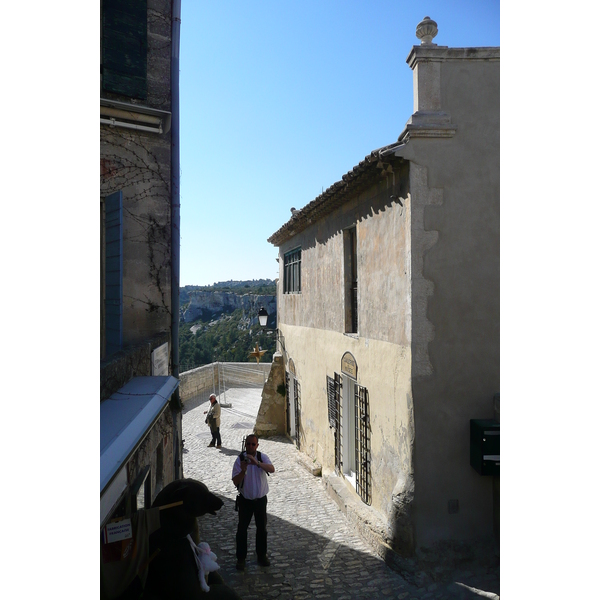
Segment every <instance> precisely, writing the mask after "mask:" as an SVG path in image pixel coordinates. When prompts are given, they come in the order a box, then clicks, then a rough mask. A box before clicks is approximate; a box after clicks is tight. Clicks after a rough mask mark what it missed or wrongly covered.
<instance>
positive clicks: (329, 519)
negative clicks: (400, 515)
mask: <svg viewBox="0 0 600 600" xmlns="http://www.w3.org/2000/svg"><path fill="white" fill-rule="evenodd" d="M260 393H261V390H248V389H243V390H235V389H232V390H229V391H227V396H226V399H225V401H226V402H227V403H231V405H232V406H231V408H225V407H223V408H222V411H221V437H222V443H223V446H222V448H221V449H217V448H207V446H208V444H209V442H210V438H211V436H210V431H209V428H208V426H207V425H206V424H205V423H204V419H205V415H204V411H205V410H207V409H208V404H209V403H208V401H207V400H206V399H191V400H189V401H187V402H186V403H185V406H184V410H183V437H184V439H185V443H184V455H183V461H184V462H183V467H184V476H185V477H191V478H194V479H198V480H200V481H202V482H204V483H205V484H206V485H207V486H208V488H209V489H210V490H211V491H212V492H213V493H214V494H216V495H218V496H219V497H220V498H221V499H222V500H223V501H224V503H225V504H224V506H223V508H222V509H221V510H220V511H219V512H218V513H217V515H216V516H213V515H205V516H204V517H202V518H200V520H199V524H200V539H201V541H205V542H208V544H209V545H210V547H211V549H212V550H213V552H214V553H215V554H216V555H217V561H218V563H219V565H220V567H221V568H220V571H219V573H220V574H221V576H222V577H223V578H224V579H225V582H226V583H227V584H228V585H230V586H231V587H233V588H234V589H235V590H236V591H237V592H238V593H239V594H240V595H241V596H242V598H244V599H245V600H252V599H258V598H280V599H282V600H284V599H285V600H287V599H292V598H294V599H298V600H303V599H308V598H335V599H339V600H344V599H347V600H350V599H358V598H372V599H375V598H394V599H398V600H403V599H406V600H412V599H421V598H423V599H425V598H432V599H435V598H472V599H475V598H498V597H499V596H498V595H496V594H497V593H499V582H498V574H497V572H496V571H495V572H493V573H491V574H489V575H485V576H484V577H483V578H482V576H481V574H478V575H477V577H476V578H475V576H474V575H473V574H469V573H465V576H464V579H463V580H462V581H460V582H459V581H454V582H450V583H447V582H446V583H441V584H440V583H432V584H430V585H428V586H427V587H422V588H418V587H415V586H414V585H411V584H409V583H408V582H407V581H405V580H404V579H403V577H402V576H401V575H399V574H398V573H396V572H395V571H393V570H392V569H390V568H389V567H388V566H387V565H386V564H385V563H384V562H383V560H381V558H379V557H378V556H377V555H376V554H375V552H374V551H373V550H372V549H371V548H370V547H369V546H368V545H367V544H366V542H364V541H363V540H362V538H361V537H360V536H359V535H358V534H357V533H355V532H354V531H353V530H352V529H351V526H350V524H349V523H348V521H347V520H346V517H345V515H344V514H343V513H342V512H341V511H340V510H339V509H338V507H337V505H336V503H335V502H334V501H333V500H332V499H331V498H330V497H329V496H328V494H327V492H326V490H325V486H324V485H323V484H322V482H321V478H320V477H314V476H313V475H311V474H310V473H309V472H308V471H307V470H306V469H305V468H303V467H302V466H301V465H300V464H299V463H298V460H297V456H298V451H297V449H296V447H295V445H294V444H293V443H292V442H291V441H290V440H288V439H287V438H284V437H274V438H265V439H260V440H259V450H260V451H262V452H264V453H266V454H267V455H268V456H269V458H270V459H271V461H272V462H273V464H274V465H275V473H274V474H272V475H271V476H270V477H269V494H268V506H267V513H268V548H269V551H268V556H269V557H270V559H271V566H270V567H267V568H264V567H259V566H258V564H257V562H256V554H255V553H254V540H255V527H254V521H252V523H251V525H250V528H249V531H248V557H247V561H246V570H245V571H244V572H238V571H236V569H235V562H236V558H235V531H236V528H237V513H236V512H235V511H234V500H235V497H236V494H237V490H236V489H235V487H234V485H233V483H232V482H231V470H232V467H233V463H234V461H235V459H236V457H237V455H238V454H239V453H240V452H241V450H242V439H243V438H244V436H246V435H248V434H249V433H251V432H252V428H253V426H254V421H255V419H256V414H257V412H258V408H259V405H260ZM221 401H222V402H224V400H223V399H221ZM469 575H470V576H471V579H469ZM486 578H487V580H486ZM475 584H477V585H475ZM484 590H493V591H494V592H495V593H493V592H490V591H484Z"/></svg>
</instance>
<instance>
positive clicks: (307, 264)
mask: <svg viewBox="0 0 600 600" xmlns="http://www.w3.org/2000/svg"><path fill="white" fill-rule="evenodd" d="M392 195H393V196H396V197H397V196H400V201H398V199H397V198H394V199H392V198H390V196H392ZM409 211H410V197H409V194H408V168H407V164H406V163H399V164H396V167H395V172H394V175H393V177H392V176H388V177H387V178H383V179H381V180H380V181H379V182H378V183H377V184H376V185H374V186H372V187H371V188H369V189H367V190H366V191H364V192H362V193H361V194H360V195H358V196H356V197H354V198H352V199H350V200H349V201H348V202H347V203H345V204H344V205H343V206H342V207H340V208H338V209H337V210H336V211H334V212H333V213H332V214H331V215H329V216H328V218H327V219H325V220H322V221H319V222H318V223H316V224H315V225H313V226H312V227H310V228H308V229H307V230H305V231H304V232H302V233H301V234H299V235H298V236H296V237H295V238H294V239H292V240H290V241H289V242H288V243H287V244H286V245H284V246H282V247H281V248H280V280H281V281H282V280H283V260H282V257H283V254H284V253H285V252H287V251H288V250H290V249H292V248H295V247H297V246H298V245H301V246H302V293H301V294H281V293H280V294H279V297H278V306H279V314H278V319H279V328H280V329H281V331H282V333H283V335H284V338H285V346H286V351H287V354H286V359H289V358H292V359H293V360H294V363H295V366H296V374H297V378H298V381H299V383H300V386H301V391H302V414H301V418H300V424H299V427H300V441H301V449H302V450H303V451H304V452H306V453H307V454H308V455H309V456H311V457H312V458H316V459H317V460H318V461H319V462H320V463H321V464H322V465H323V468H324V470H329V471H332V470H333V469H334V468H335V464H334V463H335V458H334V457H335V448H334V433H333V429H331V428H330V427H329V421H328V415H327V389H326V382H327V380H326V376H327V375H329V376H333V373H334V372H338V373H340V372H341V367H340V362H341V358H342V355H343V354H344V353H345V352H347V351H348V352H351V353H352V355H353V356H354V357H355V359H356V361H357V363H358V384H359V385H361V386H364V387H366V388H367V389H368V391H369V404H370V413H371V428H372V432H371V461H372V462H371V464H372V486H373V490H372V495H373V498H372V508H373V509H374V510H376V511H377V512H378V513H379V514H380V515H381V516H382V518H383V519H384V521H388V520H392V521H394V525H392V526H391V528H392V530H393V531H392V534H391V538H392V539H395V538H399V537H402V538H403V540H404V541H405V542H407V544H408V545H409V546H410V545H411V544H412V524H411V522H410V506H411V503H412V494H413V465H412V454H413V443H414V427H413V408H412V394H411V388H410V377H411V360H412V357H411V349H410V323H411V305H410V266H411V263H410V219H409ZM352 225H356V231H357V259H358V295H359V301H358V305H359V313H358V330H359V333H358V335H349V334H344V331H345V322H344V303H343V297H344V272H343V268H344V244H343V231H344V229H345V228H347V227H350V226H352ZM280 288H281V286H280ZM280 288H279V289H280ZM344 435H345V436H346V435H348V432H344ZM352 435H354V432H352Z"/></svg>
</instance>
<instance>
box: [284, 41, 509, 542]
mask: <svg viewBox="0 0 600 600" xmlns="http://www.w3.org/2000/svg"><path fill="white" fill-rule="evenodd" d="M428 54H431V56H427V55H428ZM411 55H414V56H416V59H415V60H416V62H417V63H419V61H422V62H420V64H417V65H415V64H414V63H411V66H412V67H413V68H415V66H416V67H417V68H416V69H415V71H419V70H420V73H418V76H417V77H416V78H415V86H416V87H418V92H419V93H418V94H416V95H415V111H416V112H415V115H413V117H411V119H410V120H409V123H407V130H405V132H404V133H403V134H402V135H401V139H402V140H403V141H404V142H406V143H405V145H404V146H402V147H401V148H400V149H399V150H398V151H397V153H396V157H398V158H402V159H404V161H405V162H401V163H394V176H393V177H392V176H390V177H387V178H384V179H380V180H379V181H378V182H376V183H373V184H372V185H371V186H370V187H369V188H368V189H367V190H365V191H363V192H361V194H359V195H355V196H348V197H347V198H345V199H344V203H343V204H342V206H340V207H339V208H337V209H335V210H334V211H333V212H332V213H331V214H328V215H327V216H326V217H324V218H321V219H320V220H318V221H317V222H316V223H314V224H312V225H310V226H309V227H308V228H307V229H305V230H304V231H302V232H299V233H298V234H296V235H295V236H294V237H293V238H292V239H290V240H288V241H287V242H285V243H283V244H282V245H281V247H280V249H279V250H280V261H279V264H280V273H279V280H280V281H281V282H283V264H284V261H283V256H284V254H285V253H286V252H287V251H289V250H291V249H293V248H296V247H298V246H301V248H302V293H300V294H282V293H281V286H279V287H278V307H279V327H280V329H281V331H282V333H283V335H284V338H285V345H286V350H287V357H291V358H293V360H294V363H295V367H296V374H297V378H298V381H299V383H300V385H301V398H302V403H301V406H302V414H301V423H300V431H301V449H302V450H304V451H305V452H307V453H308V454H309V455H310V456H311V457H313V458H316V459H317V460H318V461H319V462H321V463H322V465H323V467H324V470H332V469H333V468H334V435H333V429H330V428H329V424H328V418H327V389H326V376H327V375H329V376H332V375H333V373H334V372H338V373H339V372H340V371H341V369H340V360H341V357H342V355H343V354H344V353H345V352H347V351H348V352H351V353H352V354H353V355H354V357H355V359H356V361H357V363H358V383H359V385H361V386H364V387H366V388H367V389H368V390H369V400H370V410H371V425H372V437H371V444H372V447H371V453H372V480H373V509H374V510H376V511H378V512H379V513H381V514H382V515H383V516H384V517H387V518H389V524H390V527H391V529H392V530H394V529H395V531H396V532H397V536H398V538H403V539H405V540H406V539H407V538H408V537H410V536H411V535H412V534H413V533H414V535H415V539H416V545H417V546H428V545H432V544H435V543H436V542H438V541H444V540H476V539H482V538H491V537H492V535H493V490H492V479H491V478H486V477H481V476H479V475H478V474H477V473H476V472H475V471H474V469H472V468H471V467H470V464H469V442H470V440H469V420H470V419H472V418H492V417H493V404H492V399H493V395H494V393H495V392H497V391H499V387H500V381H499V198H500V188H499V50H498V49H489V48H486V49H472V48H468V49H447V48H444V47H430V48H423V47H415V49H413V51H412V52H411ZM409 59H410V60H412V59H411V57H410V56H409ZM430 59H431V60H430ZM420 67H423V68H420ZM422 77H427V78H430V80H428V81H425V82H424V81H419V78H422ZM435 78H437V80H435ZM417 113H418V114H417ZM405 134H406V135H405ZM392 195H397V196H400V197H401V198H402V203H403V205H404V206H400V203H399V202H397V201H396V200H393V199H391V198H390V196H392ZM354 224H355V225H356V230H357V238H358V305H359V316H358V323H359V324H358V335H356V336H351V335H345V334H344V333H343V332H344V331H345V322H344V302H343V299H344V271H343V269H344V266H343V265H344V250H343V246H344V244H343V231H344V229H346V228H348V227H350V226H352V225H354ZM287 357H286V358H287ZM413 493H414V497H413ZM456 500H458V511H455V510H454V508H455V501H456ZM449 501H452V510H450V505H449ZM403 511H404V512H403ZM405 517H406V518H405ZM413 528H414V531H413ZM410 545H411V544H410V543H407V544H406V545H405V546H404V547H403V548H400V546H402V544H399V548H398V549H400V550H407V549H409V547H410Z"/></svg>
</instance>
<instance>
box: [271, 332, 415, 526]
mask: <svg viewBox="0 0 600 600" xmlns="http://www.w3.org/2000/svg"><path fill="white" fill-rule="evenodd" d="M280 327H281V331H282V333H283V334H284V336H285V345H286V350H287V357H288V359H289V358H292V359H293V360H294V364H295V366H296V377H297V379H298V382H299V383H300V386H301V392H302V414H301V417H300V432H301V436H300V437H301V450H302V451H304V452H306V453H307V454H308V455H309V456H310V457H312V458H316V459H317V460H318V461H319V462H320V463H321V464H322V466H323V468H324V469H325V470H327V471H333V470H334V469H335V459H334V457H335V446H334V433H333V432H334V430H333V429H332V428H330V427H329V420H328V414H327V379H326V376H327V375H329V376H330V377H333V373H334V372H337V373H341V369H340V362H341V359H342V355H343V354H344V353H345V352H351V353H352V355H353V356H354V358H355V359H356V362H357V364H358V377H357V382H358V384H359V385H361V386H364V387H366V388H367V389H368V390H369V405H370V415H371V429H372V432H371V460H372V481H373V503H372V506H373V507H374V508H375V509H376V510H378V511H379V512H380V513H381V514H382V515H383V516H385V517H387V516H388V515H389V512H390V510H391V502H392V492H393V490H394V487H395V486H396V484H397V482H398V480H402V481H403V480H405V479H407V478H408V477H409V476H411V475H412V473H411V470H412V442H413V439H412V436H413V434H412V432H413V427H412V400H411V394H410V363H411V361H410V348H409V347H407V346H400V345H398V344H392V343H389V342H382V341H378V340H374V339H364V338H354V337H352V336H349V335H345V334H342V333H339V332H332V331H325V330H322V329H310V328H306V327H294V326H287V325H283V324H280ZM385 375H388V376H385Z"/></svg>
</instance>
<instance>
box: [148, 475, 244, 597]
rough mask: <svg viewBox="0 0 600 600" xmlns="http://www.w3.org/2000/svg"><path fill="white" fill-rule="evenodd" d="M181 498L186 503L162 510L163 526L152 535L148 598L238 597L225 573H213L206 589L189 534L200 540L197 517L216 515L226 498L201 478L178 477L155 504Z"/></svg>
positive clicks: (159, 495) (159, 496)
mask: <svg viewBox="0 0 600 600" xmlns="http://www.w3.org/2000/svg"><path fill="white" fill-rule="evenodd" d="M179 501H182V502H183V504H182V505H180V506H175V507H173V508H165V509H164V510H161V511H160V529H159V530H158V531H156V532H154V533H153V534H152V535H151V536H150V555H151V556H153V555H154V558H153V559H152V560H151V562H150V565H149V568H148V579H147V581H146V588H145V593H144V599H145V600H155V599H160V600H184V599H185V600H192V599H196V598H197V599H198V600H201V599H205V600H209V599H211V598H212V599H216V598H219V599H222V600H239V599H240V596H239V595H238V594H237V593H236V592H235V591H234V590H233V589H231V588H230V587H228V586H226V585H224V583H223V579H222V577H221V576H220V575H219V574H218V573H216V572H213V573H210V574H209V577H208V585H209V586H210V592H203V591H202V588H201V587H200V582H199V580H198V570H197V567H196V561H195V559H194V554H193V552H192V550H191V548H190V543H189V540H188V539H187V536H188V535H190V536H191V537H192V539H193V540H194V541H195V542H196V543H198V542H199V541H200V540H199V532H198V517H201V516H202V515H206V514H211V515H215V514H216V513H217V511H218V510H220V509H221V507H222V506H223V501H222V500H221V499H220V498H218V497H217V496H215V495H214V494H213V493H212V492H210V491H209V489H208V488H207V487H206V486H205V485H204V484H203V483H202V482H200V481H196V480H195V479H179V480H177V481H173V482H172V483H170V484H169V485H167V486H166V487H165V488H164V489H163V490H162V491H161V492H160V493H159V494H158V495H157V496H156V499H155V500H154V503H153V504H152V506H153V507H159V506H166V505H168V504H173V503H174V502H179Z"/></svg>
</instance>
